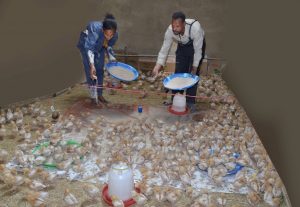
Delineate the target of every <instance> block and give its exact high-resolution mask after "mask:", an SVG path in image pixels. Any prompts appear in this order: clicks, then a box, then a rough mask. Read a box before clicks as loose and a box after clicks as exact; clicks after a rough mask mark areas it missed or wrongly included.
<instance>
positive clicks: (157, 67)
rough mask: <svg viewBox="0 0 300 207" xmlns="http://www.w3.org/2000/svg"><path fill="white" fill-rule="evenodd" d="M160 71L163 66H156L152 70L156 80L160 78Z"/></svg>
mask: <svg viewBox="0 0 300 207" xmlns="http://www.w3.org/2000/svg"><path fill="white" fill-rule="evenodd" d="M160 69H161V65H159V64H156V65H155V67H154V68H153V70H152V75H153V76H154V78H156V77H157V76H158V73H159V71H160Z"/></svg>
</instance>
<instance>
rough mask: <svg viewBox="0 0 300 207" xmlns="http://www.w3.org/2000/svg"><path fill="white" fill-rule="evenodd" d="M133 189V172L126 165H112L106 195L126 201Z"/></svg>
mask: <svg viewBox="0 0 300 207" xmlns="http://www.w3.org/2000/svg"><path fill="white" fill-rule="evenodd" d="M133 189H134V182H133V172H132V170H131V169H130V168H129V167H128V166H127V164H126V163H118V164H113V165H112V167H111V169H110V171H109V174H108V194H109V196H110V197H111V196H113V195H115V196H117V197H118V198H119V199H121V200H123V201H126V200H128V199H130V198H131V197H132V195H131V192H132V191H133Z"/></svg>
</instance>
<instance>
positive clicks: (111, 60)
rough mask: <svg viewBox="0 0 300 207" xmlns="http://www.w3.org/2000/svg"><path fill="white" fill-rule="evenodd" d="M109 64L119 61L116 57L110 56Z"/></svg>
mask: <svg viewBox="0 0 300 207" xmlns="http://www.w3.org/2000/svg"><path fill="white" fill-rule="evenodd" d="M109 62H117V59H116V58H115V57H114V56H112V55H111V56H109Z"/></svg>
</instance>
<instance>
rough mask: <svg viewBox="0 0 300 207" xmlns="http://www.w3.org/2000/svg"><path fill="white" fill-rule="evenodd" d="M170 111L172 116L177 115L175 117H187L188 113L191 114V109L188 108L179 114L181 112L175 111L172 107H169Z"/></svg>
mask: <svg viewBox="0 0 300 207" xmlns="http://www.w3.org/2000/svg"><path fill="white" fill-rule="evenodd" d="M168 111H169V112H170V113H171V114H175V115H178V116H183V115H186V114H187V113H188V112H189V109H188V107H186V108H185V111H182V112H179V111H175V110H173V109H172V105H171V106H169V107H168Z"/></svg>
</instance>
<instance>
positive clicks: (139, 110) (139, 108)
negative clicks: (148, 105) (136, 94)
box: [138, 105, 143, 113]
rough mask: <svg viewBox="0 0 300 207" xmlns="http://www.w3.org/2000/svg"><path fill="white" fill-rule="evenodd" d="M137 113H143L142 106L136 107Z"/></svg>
mask: <svg viewBox="0 0 300 207" xmlns="http://www.w3.org/2000/svg"><path fill="white" fill-rule="evenodd" d="M138 112H139V113H142V112H143V106H142V105H138Z"/></svg>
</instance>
